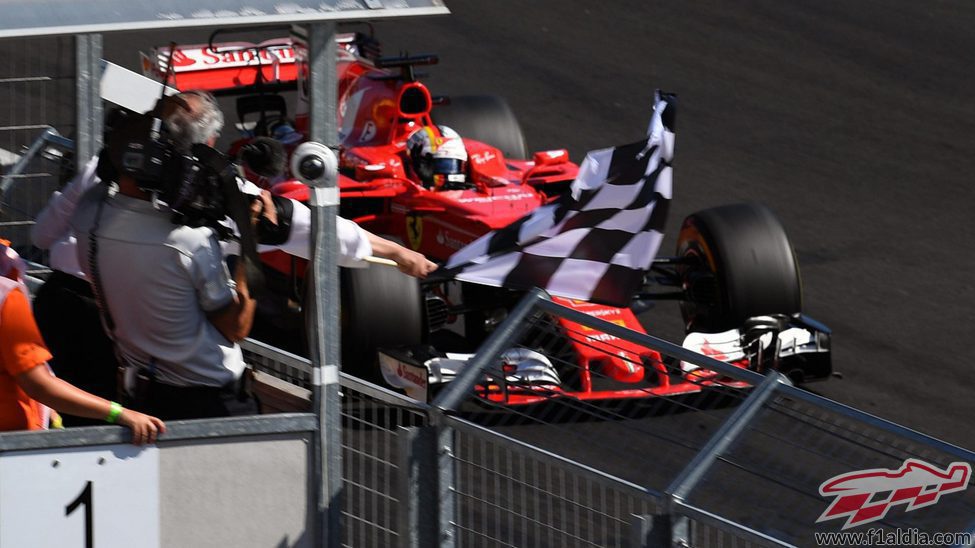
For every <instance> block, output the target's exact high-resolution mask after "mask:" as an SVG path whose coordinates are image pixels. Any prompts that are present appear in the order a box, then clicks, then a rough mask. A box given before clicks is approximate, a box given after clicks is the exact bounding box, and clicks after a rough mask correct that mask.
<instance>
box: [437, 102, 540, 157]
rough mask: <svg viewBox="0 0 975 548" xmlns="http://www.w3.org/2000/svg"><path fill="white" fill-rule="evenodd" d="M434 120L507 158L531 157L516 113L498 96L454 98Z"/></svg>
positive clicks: (438, 108)
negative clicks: (490, 147)
mask: <svg viewBox="0 0 975 548" xmlns="http://www.w3.org/2000/svg"><path fill="white" fill-rule="evenodd" d="M431 116H433V121H434V122H435V123H436V124H437V125H444V126H447V127H449V128H450V129H453V130H454V131H456V132H457V133H459V134H460V135H461V137H464V138H465V139H473V140H475V141H480V142H482V143H486V144H488V145H491V146H493V147H495V148H497V149H499V150H500V151H501V152H502V153H503V154H504V156H505V158H512V159H524V158H527V157H528V147H527V146H525V136H524V133H522V131H521V125H520V124H519V123H518V119H517V118H515V114H514V112H512V111H511V107H509V106H508V103H507V102H505V100H504V99H502V98H501V97H498V96H496V95H466V96H459V97H451V98H450V102H449V103H446V104H443V105H437V106H436V107H435V108H434V110H433V112H432V113H431Z"/></svg>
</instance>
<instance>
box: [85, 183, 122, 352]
mask: <svg viewBox="0 0 975 548" xmlns="http://www.w3.org/2000/svg"><path fill="white" fill-rule="evenodd" d="M103 192H104V193H103V194H102V196H101V197H100V199H99V200H98V206H97V209H96V210H95V220H94V222H92V225H91V228H90V229H89V230H88V270H89V271H91V288H92V292H93V293H94V294H95V302H96V303H97V304H98V310H99V311H101V313H102V323H103V324H104V325H105V332H106V333H107V334H108V338H109V339H111V340H112V341H113V342H114V341H115V320H114V319H113V318H112V313H111V312H110V311H109V310H108V303H106V302H105V292H104V291H103V290H102V288H103V285H102V277H101V274H100V272H99V268H98V226H99V224H101V220H102V209H103V208H104V207H105V202H107V201H108V193H109V189H108V186H107V184H106V188H105V189H104V190H103ZM116 354H118V349H117V348H116ZM119 363H122V362H119Z"/></svg>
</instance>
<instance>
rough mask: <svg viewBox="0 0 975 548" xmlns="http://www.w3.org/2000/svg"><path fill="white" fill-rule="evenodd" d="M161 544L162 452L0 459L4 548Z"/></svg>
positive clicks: (112, 449) (119, 450)
mask: <svg viewBox="0 0 975 548" xmlns="http://www.w3.org/2000/svg"><path fill="white" fill-rule="evenodd" d="M18 546H37V547H47V546H51V547H63V548H111V547H115V546H120V547H121V546H126V547H128V546H145V547H149V548H158V546H159V449H157V448H155V447H146V448H138V447H134V446H130V445H111V446H98V447H79V448H72V449H59V450H46V449H45V450H37V451H23V452H17V453H6V454H4V455H3V456H2V457H0V548H14V547H18Z"/></svg>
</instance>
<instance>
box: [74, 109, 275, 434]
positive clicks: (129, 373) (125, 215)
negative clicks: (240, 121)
mask: <svg viewBox="0 0 975 548" xmlns="http://www.w3.org/2000/svg"><path fill="white" fill-rule="evenodd" d="M156 113H157V114H158V115H159V117H160V118H161V119H162V121H163V126H164V130H165V133H166V136H167V137H168V138H169V139H170V140H171V141H172V144H173V146H174V147H175V148H176V149H177V150H178V151H179V152H180V153H183V154H186V153H188V151H189V149H190V147H191V145H193V144H196V143H203V144H208V145H212V144H213V143H214V142H215V141H216V138H217V136H218V134H219V131H220V129H221V127H222V125H223V114H222V113H221V112H220V109H219V107H218V106H217V103H216V101H215V99H214V98H213V96H212V95H210V94H208V93H200V92H186V93H181V94H179V95H175V96H172V97H167V98H165V99H163V100H162V102H161V104H160V105H159V108H158V109H157V111H156ZM115 167H116V168H117V167H118V166H115ZM115 182H116V183H117V184H118V192H117V193H114V194H113V193H111V192H109V191H108V185H98V186H96V187H95V188H93V189H92V191H90V192H88V193H86V194H85V195H84V196H83V197H82V199H81V201H80V203H79V204H78V206H77V210H76V211H75V214H74V216H73V217H72V222H71V225H72V227H73V228H74V230H75V233H76V234H77V238H78V244H79V245H78V248H77V254H78V261H79V263H80V264H81V266H82V271H83V272H84V274H85V276H86V277H87V278H88V279H89V280H92V281H93V285H94V288H95V290H96V294H97V295H98V296H99V297H100V299H101V304H102V306H103V307H104V308H105V309H104V310H103V313H104V317H105V320H106V323H107V324H108V327H109V334H110V335H112V336H113V338H114V340H115V343H116V345H117V349H118V353H119V355H120V357H121V359H122V360H123V361H124V365H125V366H126V383H125V385H126V389H127V391H128V392H129V395H130V396H131V397H132V399H133V401H132V404H131V405H132V406H133V407H134V408H136V409H139V410H143V411H145V412H148V413H150V414H153V415H156V416H160V417H163V418H165V419H188V418H203V417H222V416H229V415H242V414H252V413H256V411H257V408H256V405H255V404H254V401H253V399H251V398H250V397H249V395H248V394H247V392H246V391H245V390H244V387H243V386H242V385H243V383H242V379H243V373H244V368H245V367H244V360H243V356H242V354H241V350H240V347H239V346H238V345H237V344H236V341H239V340H241V339H243V338H244V337H246V336H247V334H248V332H249V331H250V328H251V322H252V321H253V318H254V307H255V301H254V300H253V299H252V298H251V296H250V291H249V288H248V285H247V279H246V276H245V273H244V267H243V261H238V262H237V266H236V267H235V269H234V272H233V275H231V273H230V272H229V271H228V268H227V266H226V264H225V262H224V256H223V253H222V252H221V248H220V242H219V241H218V238H217V236H216V233H215V232H214V230H213V229H211V228H209V227H206V226H199V227H191V226H183V225H176V224H173V222H172V220H171V219H172V211H170V210H169V209H168V208H166V207H157V206H156V204H154V203H153V201H152V200H153V197H152V195H151V194H150V193H149V192H146V191H145V190H143V189H142V188H140V186H144V185H140V182H139V181H136V180H134V179H133V178H132V177H130V176H128V175H124V174H120V175H119V176H118V177H117V181H115ZM93 244H94V246H93Z"/></svg>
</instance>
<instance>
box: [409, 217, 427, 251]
mask: <svg viewBox="0 0 975 548" xmlns="http://www.w3.org/2000/svg"><path fill="white" fill-rule="evenodd" d="M406 237H407V238H409V240H410V247H412V248H413V250H414V251H416V250H418V249H420V243H421V242H422V241H423V217H421V216H419V215H407V216H406Z"/></svg>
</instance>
